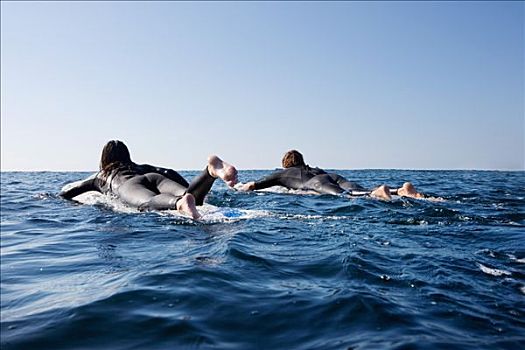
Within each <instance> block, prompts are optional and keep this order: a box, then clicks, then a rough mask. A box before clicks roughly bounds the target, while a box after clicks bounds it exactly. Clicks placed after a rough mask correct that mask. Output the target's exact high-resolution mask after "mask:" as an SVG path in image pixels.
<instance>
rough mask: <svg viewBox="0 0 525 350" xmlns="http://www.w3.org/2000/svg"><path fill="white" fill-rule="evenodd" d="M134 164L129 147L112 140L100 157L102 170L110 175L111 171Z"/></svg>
mask: <svg viewBox="0 0 525 350" xmlns="http://www.w3.org/2000/svg"><path fill="white" fill-rule="evenodd" d="M130 164H133V162H132V161H131V156H130V155H129V150H128V147H127V146H126V145H125V144H124V142H122V141H118V140H111V141H109V142H108V143H106V145H105V146H104V148H103V149H102V156H101V157H100V170H101V171H102V172H104V173H109V172H110V171H111V170H113V169H115V168H117V167H120V166H123V165H130Z"/></svg>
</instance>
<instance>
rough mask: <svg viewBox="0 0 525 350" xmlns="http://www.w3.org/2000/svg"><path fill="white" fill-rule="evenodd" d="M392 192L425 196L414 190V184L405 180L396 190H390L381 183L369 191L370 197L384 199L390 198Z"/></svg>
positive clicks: (414, 196) (408, 195) (402, 195)
mask: <svg viewBox="0 0 525 350" xmlns="http://www.w3.org/2000/svg"><path fill="white" fill-rule="evenodd" d="M392 194H397V195H398V196H400V197H410V198H425V196H424V195H422V194H421V193H419V192H417V191H416V189H415V187H414V185H412V183H410V182H405V183H404V184H403V186H402V187H400V188H398V189H397V190H391V189H390V188H389V187H388V186H387V185H381V186H379V187H378V188H376V189H375V190H373V191H372V192H370V195H371V196H372V197H375V198H379V199H384V200H391V199H392Z"/></svg>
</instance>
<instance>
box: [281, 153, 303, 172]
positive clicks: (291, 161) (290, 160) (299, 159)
mask: <svg viewBox="0 0 525 350" xmlns="http://www.w3.org/2000/svg"><path fill="white" fill-rule="evenodd" d="M281 163H282V165H283V168H291V167H293V166H299V165H302V166H306V164H305V163H304V159H303V155H302V154H301V153H300V152H299V151H296V150H294V149H292V150H290V151H288V152H286V153H285V154H284V157H283V160H282V162H281Z"/></svg>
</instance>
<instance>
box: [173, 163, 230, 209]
mask: <svg viewBox="0 0 525 350" xmlns="http://www.w3.org/2000/svg"><path fill="white" fill-rule="evenodd" d="M208 173H209V174H210V175H211V176H212V177H214V178H219V179H221V180H222V181H224V182H225V183H226V185H228V186H229V187H233V186H234V185H235V184H236V183H237V169H235V167H234V166H233V165H231V164H228V163H226V162H225V161H223V160H222V159H220V158H219V157H217V156H215V155H213V156H209V157H208ZM176 208H177V210H178V211H179V212H181V213H182V214H185V215H189V216H191V217H192V218H193V219H198V218H200V217H201V215H200V214H199V211H198V210H197V205H196V204H195V197H194V196H193V195H192V194H191V193H186V194H185V195H184V196H182V198H181V199H179V200H178V201H177V204H176Z"/></svg>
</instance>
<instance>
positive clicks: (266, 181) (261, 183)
mask: <svg viewBox="0 0 525 350" xmlns="http://www.w3.org/2000/svg"><path fill="white" fill-rule="evenodd" d="M283 173H284V171H283V170H279V171H276V172H274V173H272V174H270V175H268V176H265V177H263V178H262V179H260V180H257V181H250V182H247V183H245V184H244V185H243V186H242V187H241V188H240V190H241V191H253V190H262V189H263V188H268V187H272V186H283V184H282V181H281V178H282V176H283Z"/></svg>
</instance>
